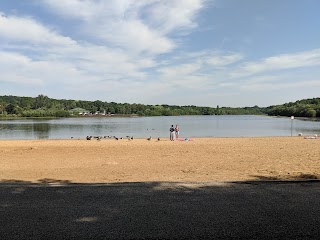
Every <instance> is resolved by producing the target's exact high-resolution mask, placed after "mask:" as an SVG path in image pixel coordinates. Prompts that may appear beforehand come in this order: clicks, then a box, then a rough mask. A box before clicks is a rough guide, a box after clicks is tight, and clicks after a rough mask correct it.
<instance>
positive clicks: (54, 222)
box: [0, 181, 320, 240]
mask: <svg viewBox="0 0 320 240" xmlns="http://www.w3.org/2000/svg"><path fill="white" fill-rule="evenodd" d="M60 183H61V182H60ZM0 239H1V240H6V239H320V182H318V181H315V182H273V183H270V182H269V183H267V182H240V183H188V184H187V183H184V184H183V183H165V182H153V183H115V184H72V183H66V184H62V185H60V184H59V181H46V182H42V183H40V184H30V183H25V182H15V181H7V182H2V183H0Z"/></svg>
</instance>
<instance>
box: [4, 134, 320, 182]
mask: <svg viewBox="0 0 320 240" xmlns="http://www.w3.org/2000/svg"><path fill="white" fill-rule="evenodd" d="M182 140H183V139H182ZM0 156H1V158H0V181H1V182H30V183H59V182H61V183H63V182H64V183H114V182H154V181H157V182H226V181H261V180H262V181H274V180H281V181H282V180H285V181H288V180H309V179H311V180H314V179H320V157H319V156H320V140H319V139H304V138H303V137H250V138H248V137H245V138H242V137H241V138H240V137H239V138H192V139H190V138H189V139H188V141H174V142H172V141H170V140H169V139H160V141H158V140H157V139H152V140H150V141H148V140H146V139H134V140H128V139H121V140H118V141H117V140H115V139H108V140H105V139H102V140H100V141H98V140H96V139H92V140H90V141H87V140H78V139H72V140H70V139H68V140H67V139H65V140H59V139H55V140H0Z"/></svg>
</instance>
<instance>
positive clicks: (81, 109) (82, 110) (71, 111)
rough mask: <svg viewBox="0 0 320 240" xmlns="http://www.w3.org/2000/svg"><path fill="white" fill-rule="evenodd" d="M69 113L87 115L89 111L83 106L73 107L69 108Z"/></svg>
mask: <svg viewBox="0 0 320 240" xmlns="http://www.w3.org/2000/svg"><path fill="white" fill-rule="evenodd" d="M70 114H71V115H80V116H84V115H89V114H90V111H88V110H85V109H83V108H74V109H71V110H70Z"/></svg>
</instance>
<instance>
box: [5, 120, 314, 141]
mask: <svg viewBox="0 0 320 240" xmlns="http://www.w3.org/2000/svg"><path fill="white" fill-rule="evenodd" d="M172 124H173V125H175V124H178V125H179V127H180V136H181V137H254V136H291V124H292V134H293V136H296V135H298V134H299V133H303V134H304V135H313V134H318V135H320V122H312V121H302V120H297V119H294V120H293V121H292V120H291V119H290V118H274V117H267V116H177V117H141V118H115V117H111V118H110V117H109V118H108V117H101V118H100V117H92V118H62V119H51V120H34V119H28V120H0V139H70V138H71V137H74V138H85V137H86V136H87V135H92V136H107V135H111V136H117V137H125V136H127V135H129V136H134V137H136V138H147V137H149V136H152V137H154V138H157V137H162V138H163V137H169V127H170V126H171V125H172Z"/></svg>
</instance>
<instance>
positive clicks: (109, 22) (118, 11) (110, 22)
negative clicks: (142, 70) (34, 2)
mask: <svg viewBox="0 0 320 240" xmlns="http://www.w3.org/2000/svg"><path fill="white" fill-rule="evenodd" d="M43 3H44V4H45V5H46V6H47V7H49V8H50V9H51V10H52V11H53V12H54V13H56V14H59V15H62V16H64V17H69V18H77V19H79V20H80V21H82V22H83V25H82V26H81V28H78V30H79V31H82V32H83V33H84V34H90V35H91V36H95V37H98V38H99V39H100V40H103V41H105V42H106V43H111V44H113V45H115V46H117V47H121V48H123V49H125V50H126V51H130V52H133V53H135V54H151V55H157V54H162V53H168V52H170V51H172V50H173V49H174V48H175V47H176V43H175V42H174V41H173V40H172V39H170V37H169V34H172V33H173V34H177V33H181V31H184V32H185V31H186V30H188V29H192V28H193V27H195V26H196V23H195V21H194V19H195V17H196V15H197V13H198V12H199V11H200V9H201V8H202V7H203V0H161V1H160V0H148V1H147V0H140V1H135V0H109V1H103V0H93V1H89V0H69V1H67V2H66V3H65V4H61V3H60V2H58V1H55V0H45V1H44V2H43Z"/></svg>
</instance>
